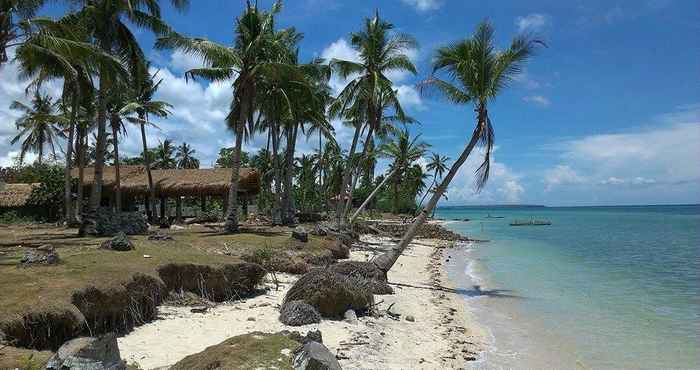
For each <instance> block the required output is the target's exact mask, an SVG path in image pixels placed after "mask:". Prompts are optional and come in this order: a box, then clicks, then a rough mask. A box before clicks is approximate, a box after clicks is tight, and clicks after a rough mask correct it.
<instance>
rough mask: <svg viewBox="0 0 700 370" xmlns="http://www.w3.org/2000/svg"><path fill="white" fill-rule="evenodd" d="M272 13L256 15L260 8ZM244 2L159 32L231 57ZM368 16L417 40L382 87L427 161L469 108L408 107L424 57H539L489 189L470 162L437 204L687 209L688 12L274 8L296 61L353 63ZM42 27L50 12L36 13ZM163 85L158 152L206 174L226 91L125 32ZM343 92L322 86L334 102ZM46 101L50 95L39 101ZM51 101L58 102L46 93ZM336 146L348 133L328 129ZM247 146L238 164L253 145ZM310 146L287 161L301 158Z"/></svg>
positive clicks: (463, 129)
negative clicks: (192, 77)
mask: <svg viewBox="0 0 700 370" xmlns="http://www.w3.org/2000/svg"><path fill="white" fill-rule="evenodd" d="M270 3H271V1H259V4H260V5H261V6H263V7H269V4H270ZM243 4H244V2H243V1H225V0H216V1H199V2H197V4H196V5H194V6H191V8H190V9H189V11H187V12H185V13H184V14H183V13H178V12H175V11H173V10H172V9H169V8H168V7H166V9H165V11H164V16H165V18H166V20H167V21H168V22H169V23H170V24H171V25H172V26H173V27H174V28H175V29H177V30H178V31H179V32H181V33H184V34H187V35H191V36H198V37H206V38H209V39H211V40H214V41H217V42H221V43H226V44H230V42H231V40H232V25H233V20H234V18H235V17H236V16H237V15H238V14H240V12H241V9H242V8H243ZM375 9H379V11H380V14H381V15H382V17H384V18H386V19H388V20H389V21H391V22H392V23H394V25H395V26H396V29H397V30H398V31H400V32H406V33H409V34H411V35H413V36H414V37H416V38H417V40H418V42H419V45H420V47H419V49H417V50H412V51H411V52H410V56H411V58H412V59H413V61H414V62H415V63H416V65H417V66H418V69H419V74H418V75H417V76H409V75H401V74H396V75H394V76H392V79H393V80H394V82H395V84H396V86H397V88H398V89H399V93H400V96H401V98H402V102H403V103H404V105H405V107H406V109H407V110H408V111H409V113H410V114H411V115H412V116H414V117H415V118H417V119H418V120H419V121H420V122H421V124H420V125H419V126H415V127H412V128H411V130H412V131H413V132H415V133H421V134H422V135H423V139H424V140H425V141H427V142H428V143H430V144H432V150H434V151H436V152H439V153H441V154H443V155H448V156H450V157H452V158H456V157H457V156H458V155H459V153H460V152H461V150H462V148H463V147H464V145H465V142H466V141H467V139H468V135H469V134H470V133H471V130H472V128H473V121H474V120H473V116H472V108H471V107H467V106H454V105H451V104H449V103H446V102H443V101H440V100H439V99H436V98H434V97H421V96H420V95H419V94H418V93H417V91H416V89H415V87H414V85H415V83H416V82H418V81H419V80H420V79H422V78H425V77H426V76H428V74H429V73H430V60H431V56H432V53H433V52H434V50H435V48H436V47H438V46H440V45H444V44H446V43H449V42H451V41H454V40H457V39H460V38H464V37H466V36H468V35H469V34H470V33H471V32H472V31H473V29H474V27H475V25H476V24H477V23H478V22H479V21H481V20H483V19H488V20H490V21H491V22H493V23H494V25H495V27H496V39H497V41H498V44H499V45H502V46H505V45H507V43H508V42H509V40H510V39H511V38H512V37H513V36H514V35H516V34H517V33H518V32H522V31H526V32H533V33H535V34H537V35H539V36H540V37H541V38H543V39H544V40H546V42H547V44H548V45H549V47H548V48H546V49H543V50H541V51H540V53H539V55H537V56H536V57H535V58H533V59H532V60H531V62H530V63H528V65H527V68H526V71H525V73H523V75H521V76H520V78H519V79H518V81H516V82H515V83H514V84H513V85H512V86H511V88H510V89H508V90H507V91H506V92H505V93H504V94H503V95H502V96H500V97H499V98H498V99H497V100H496V101H495V102H494V104H493V105H492V106H491V108H490V113H491V116H492V119H493V121H494V124H495V129H496V145H497V150H496V152H495V156H494V163H493V168H494V171H493V173H492V178H491V181H490V182H489V184H488V186H487V187H486V188H485V189H484V190H483V191H482V192H481V193H478V194H475V193H474V192H473V188H472V181H473V170H474V168H475V166H476V162H477V161H476V159H475V160H474V161H471V162H470V163H467V164H466V165H465V166H464V168H463V169H462V170H461V171H460V173H459V175H458V176H457V178H456V179H455V181H454V182H453V185H452V186H451V187H450V190H449V201H448V202H446V203H449V204H491V203H536V204H546V205H589V204H652V203H654V204H655V203H700V166H698V163H700V161H699V160H700V89H699V87H700V85H699V83H700V79H699V77H700V75H699V72H700V49H699V46H700V42H699V41H700V40H699V39H700V37H699V36H698V35H700V16H699V14H700V7H699V6H698V5H697V2H695V1H673V0H649V1H527V2H523V1H511V2H506V1H499V2H477V1H457V0H452V1H449V0H442V1H438V0H390V1H374V2H370V1H341V0H324V1H321V0H295V1H287V2H285V4H284V9H283V11H282V13H281V15H280V17H279V20H278V24H279V26H280V27H289V26H294V27H296V28H297V29H298V30H299V31H300V32H302V33H303V34H304V35H305V37H304V40H303V41H302V43H301V45H300V53H301V56H302V59H305V60H308V59H311V58H312V57H316V56H323V57H340V58H353V57H355V54H354V52H353V51H352V50H351V49H350V48H349V47H348V44H347V41H346V40H347V36H348V34H349V33H350V32H352V31H355V30H357V29H359V27H360V26H361V23H362V20H363V18H364V17H367V16H371V15H372V13H373V12H374V10H375ZM47 12H48V13H50V14H51V13H55V10H52V9H50V10H48V11H47ZM138 37H139V39H140V40H141V41H142V43H143V47H144V49H145V50H146V51H147V53H148V55H149V56H150V58H151V59H152V60H153V61H154V62H155V64H156V65H157V66H158V68H160V70H161V71H160V76H161V77H162V78H164V83H163V87H162V89H161V91H160V92H159V96H158V98H160V99H164V100H167V101H170V102H171V103H173V104H174V105H175V109H174V112H173V113H174V114H173V116H172V117H171V118H169V119H168V120H166V121H164V122H161V123H160V126H161V128H162V131H159V132H155V131H154V132H152V133H150V134H149V139H150V141H151V142H154V143H156V142H157V141H158V140H162V139H164V138H166V137H167V138H171V139H174V140H176V141H178V142H180V141H183V140H185V141H187V142H190V143H192V144H193V145H194V147H195V149H196V150H197V152H198V153H199V154H200V157H202V163H203V164H205V165H209V164H211V163H212V161H213V160H214V159H215V154H216V152H217V151H218V148H219V147H221V146H224V145H225V146H231V145H232V140H233V135H232V134H231V133H230V132H227V131H226V130H225V129H224V125H223V116H224V115H225V113H226V110H227V108H228V102H229V101H230V96H231V91H230V87H229V86H227V85H226V84H212V85H210V84H207V83H204V82H195V83H192V82H190V83H185V81H184V79H183V78H182V74H183V72H184V71H185V70H186V69H188V68H192V67H195V66H197V65H198V61H197V60H195V59H193V58H192V57H189V56H186V55H182V54H180V53H174V54H171V53H169V52H158V51H153V50H152V44H153V37H152V36H151V35H149V34H147V33H144V32H138ZM13 68H14V67H13V66H12V65H8V66H6V67H3V70H2V71H0V76H2V81H1V82H0V164H2V162H3V161H4V162H8V161H9V160H10V159H9V158H10V157H11V156H12V155H14V154H13V153H16V150H17V148H16V147H11V146H10V145H9V135H10V131H12V130H11V128H12V127H11V126H12V124H11V123H12V122H13V120H14V117H16V115H17V112H12V111H9V109H7V106H8V105H9V102H10V101H11V100H13V99H22V96H21V90H22V86H23V84H24V82H22V81H17V80H16V78H15V74H16V72H15V71H16V69H15V70H13ZM342 84H343V81H339V80H338V79H334V81H333V87H334V88H336V89H339V88H341V87H342ZM50 88H51V87H49V89H50ZM54 89H57V88H56V87H54ZM336 126H337V128H338V133H337V137H338V139H339V140H340V141H341V143H343V144H344V145H345V146H347V141H348V140H349V136H350V132H349V131H348V130H347V129H345V128H342V127H341V126H340V125H339V124H337V125H336ZM263 142H264V138H263V137H260V138H257V139H256V140H254V141H252V142H251V143H249V144H248V149H249V150H254V149H255V148H258V147H260V146H262V145H264V143H263ZM312 145H313V143H308V144H302V145H301V147H300V150H302V151H310V150H312ZM124 148H125V151H126V152H127V153H130V154H136V153H138V152H139V151H140V150H139V144H138V135H130V136H128V137H127V138H125V143H124Z"/></svg>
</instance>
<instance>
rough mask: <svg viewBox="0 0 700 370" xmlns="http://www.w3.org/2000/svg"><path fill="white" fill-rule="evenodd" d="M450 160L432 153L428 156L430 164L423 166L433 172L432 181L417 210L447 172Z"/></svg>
mask: <svg viewBox="0 0 700 370" xmlns="http://www.w3.org/2000/svg"><path fill="white" fill-rule="evenodd" d="M449 160H450V157H448V156H446V155H440V153H436V152H433V153H432V155H431V156H430V162H428V164H427V165H426V166H425V169H426V170H428V171H433V181H432V183H431V184H430V186H429V187H428V189H427V190H426V191H425V193H424V194H423V197H422V198H421V199H420V203H418V209H420V208H421V207H422V206H423V202H424V201H425V198H426V197H427V196H428V194H430V191H431V190H432V189H433V188H434V187H435V184H437V182H438V181H439V180H440V179H442V175H443V174H444V173H445V171H447V162H448V161H449Z"/></svg>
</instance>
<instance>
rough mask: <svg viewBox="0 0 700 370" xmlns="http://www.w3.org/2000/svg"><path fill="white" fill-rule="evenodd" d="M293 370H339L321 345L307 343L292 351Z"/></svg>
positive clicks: (330, 355)
mask: <svg viewBox="0 0 700 370" xmlns="http://www.w3.org/2000/svg"><path fill="white" fill-rule="evenodd" d="M292 367H293V368H294V370H341V369H342V368H341V367H340V363H339V362H338V360H337V359H336V358H335V356H334V355H333V354H332V353H331V351H329V350H328V348H326V346H324V345H323V344H321V343H318V342H308V343H306V344H304V345H303V346H301V347H299V348H298V349H297V350H296V351H294V362H293V365H292Z"/></svg>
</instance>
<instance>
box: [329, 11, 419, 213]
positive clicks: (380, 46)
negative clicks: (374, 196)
mask: <svg viewBox="0 0 700 370" xmlns="http://www.w3.org/2000/svg"><path fill="white" fill-rule="evenodd" d="M393 28H394V25H392V24H391V23H389V22H387V21H385V20H382V19H381V18H380V17H379V12H378V11H377V12H376V13H375V15H374V17H372V18H367V19H365V24H364V28H363V30H362V31H360V32H355V33H353V34H352V35H351V36H350V44H351V45H352V47H353V49H355V50H356V51H357V52H358V53H359V57H360V62H354V61H349V60H337V59H333V60H331V61H330V65H331V67H332V68H333V69H334V70H335V71H336V72H337V73H338V74H339V75H340V77H342V78H350V79H351V80H350V82H348V84H347V85H346V86H345V88H343V90H342V91H341V92H340V94H339V95H338V99H337V101H336V103H335V104H333V105H331V109H330V112H331V114H332V115H335V116H340V117H344V118H350V117H351V118H352V120H361V122H363V123H366V125H367V127H366V139H365V147H364V150H363V156H364V155H365V154H366V153H367V151H368V150H369V149H370V145H371V143H372V137H373V134H374V132H375V131H376V130H377V128H378V126H379V125H380V124H381V122H382V116H383V114H384V110H385V107H390V108H392V109H393V110H394V112H395V115H396V116H398V117H399V118H402V117H404V111H403V108H402V107H401V104H400V102H399V99H398V94H397V92H396V91H395V90H394V89H392V82H391V80H390V79H389V78H388V77H387V76H386V74H387V73H389V72H393V71H400V72H409V73H413V74H415V73H416V67H415V65H413V62H411V60H410V59H409V57H408V56H407V55H406V52H407V51H409V50H410V49H414V48H416V47H417V42H416V40H415V39H414V38H413V37H411V36H409V35H406V34H403V33H397V32H392V30H393ZM364 129H365V126H364V125H356V126H355V137H358V136H359V132H360V131H362V130H364ZM356 143H357V140H356V139H353V144H354V145H351V149H350V153H349V154H350V158H351V159H352V158H355V149H356ZM358 165H359V163H358V162H352V163H351V164H350V166H349V169H350V170H349V171H345V173H344V176H343V183H342V185H341V186H342V187H341V192H340V194H339V198H340V199H341V201H339V202H338V205H337V209H336V221H337V223H338V224H339V225H342V224H343V223H344V221H345V217H346V215H347V212H348V209H349V207H350V205H351V202H348V203H347V204H346V203H344V202H343V201H342V200H344V199H345V198H348V200H350V199H351V198H350V196H349V195H348V193H350V194H351V193H352V190H353V189H352V188H351V187H350V188H349V186H350V184H351V182H352V176H353V175H354V174H355V171H356V168H357V166H358Z"/></svg>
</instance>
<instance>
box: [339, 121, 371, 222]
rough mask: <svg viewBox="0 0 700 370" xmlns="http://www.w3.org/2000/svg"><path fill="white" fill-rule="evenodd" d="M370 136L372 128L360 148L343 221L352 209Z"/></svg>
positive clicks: (367, 151) (369, 143)
mask: <svg viewBox="0 0 700 370" xmlns="http://www.w3.org/2000/svg"><path fill="white" fill-rule="evenodd" d="M372 134H374V126H370V127H369V130H368V131H367V138H366V139H365V144H364V147H363V148H362V156H360V159H359V160H358V162H357V167H356V168H355V171H354V177H353V180H352V186H351V187H350V190H349V191H348V200H347V201H346V202H345V208H344V209H343V218H342V219H343V221H345V220H347V218H348V214H349V213H350V210H351V209H352V195H353V192H354V191H355V186H357V180H358V179H359V178H360V171H361V169H362V167H361V166H360V164H361V163H362V162H361V161H362V160H364V159H366V158H367V153H369V148H370V145H371V141H372V137H373V136H372Z"/></svg>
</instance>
